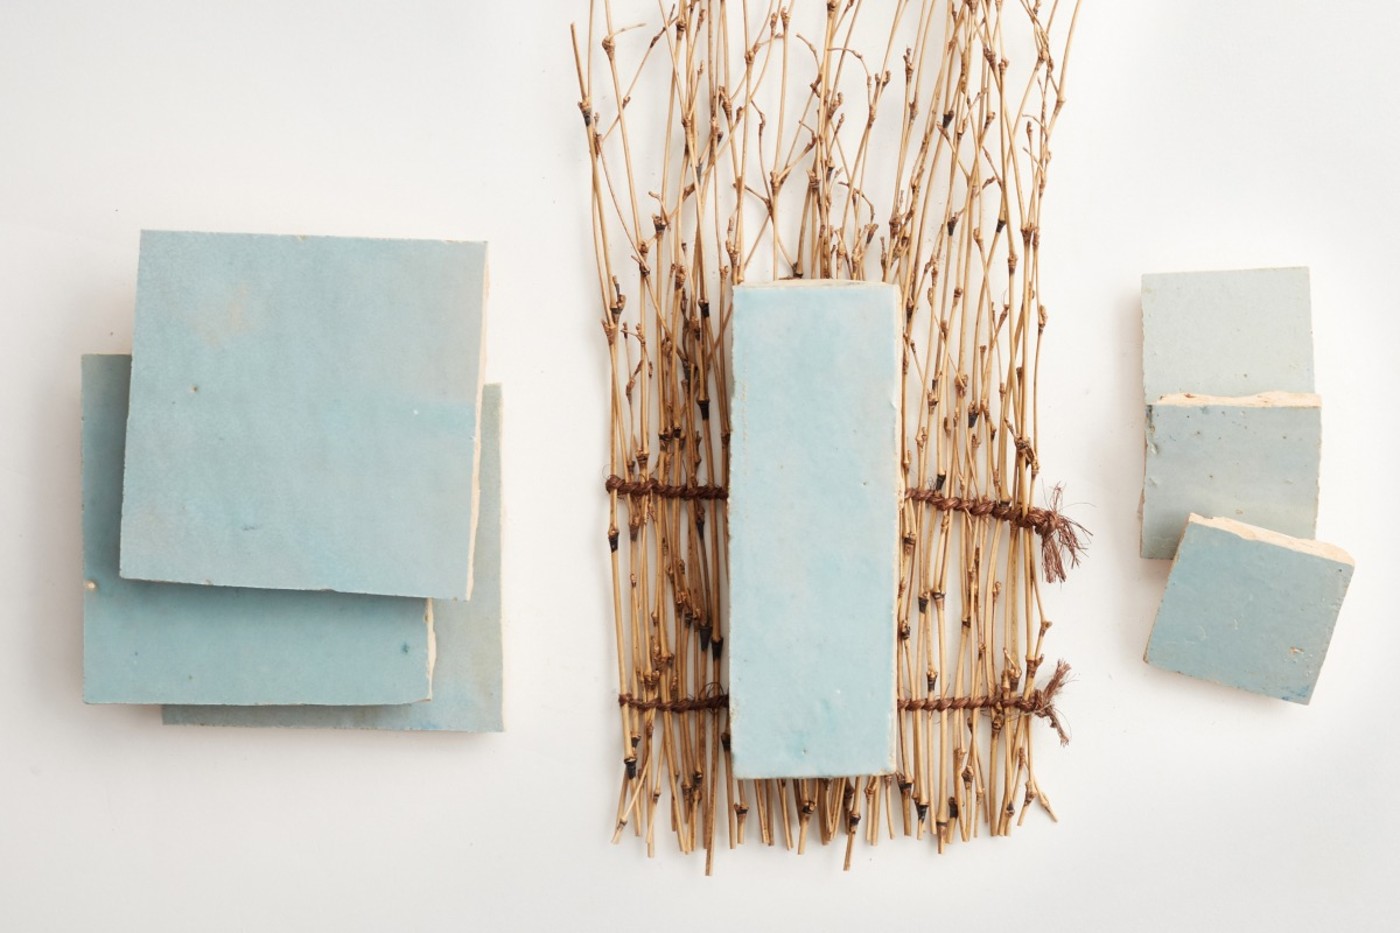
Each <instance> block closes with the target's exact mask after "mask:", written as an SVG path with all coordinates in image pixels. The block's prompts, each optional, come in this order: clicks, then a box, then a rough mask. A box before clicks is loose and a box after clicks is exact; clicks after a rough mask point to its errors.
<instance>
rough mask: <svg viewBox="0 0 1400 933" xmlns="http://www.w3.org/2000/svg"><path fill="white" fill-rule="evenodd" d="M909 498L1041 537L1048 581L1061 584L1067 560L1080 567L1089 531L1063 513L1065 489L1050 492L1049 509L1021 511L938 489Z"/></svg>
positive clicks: (919, 491)
mask: <svg viewBox="0 0 1400 933" xmlns="http://www.w3.org/2000/svg"><path fill="white" fill-rule="evenodd" d="M908 495H909V498H910V499H912V500H913V501H915V502H925V503H927V504H929V505H931V506H933V507H934V508H935V509H938V510H939V511H940V512H962V513H964V514H967V515H973V516H976V517H979V518H980V517H982V516H987V515H990V516H991V517H992V518H996V519H999V520H1001V521H1004V522H1010V523H1011V524H1013V525H1016V526H1017V527H1020V528H1026V529H1028V530H1030V531H1034V532H1035V533H1036V534H1038V535H1040V562H1041V565H1042V566H1043V567H1044V568H1045V579H1046V580H1048V581H1049V582H1051V583H1058V582H1059V581H1061V580H1063V579H1064V578H1065V561H1069V565H1070V566H1071V567H1078V566H1079V555H1080V554H1082V553H1083V552H1084V542H1083V540H1082V539H1081V536H1085V537H1087V536H1089V531H1088V530H1087V529H1085V527H1084V526H1083V525H1081V524H1079V523H1078V522H1076V521H1074V520H1072V519H1069V518H1066V517H1065V516H1064V515H1062V514H1060V500H1061V498H1062V497H1063V495H1064V487H1062V486H1056V487H1055V488H1054V490H1053V491H1052V492H1051V493H1050V505H1049V507H1048V508H1040V507H1039V506H1032V507H1030V508H1028V509H1024V510H1023V509H1022V508H1021V507H1020V506H1017V505H1014V504H1012V503H1010V502H997V501H993V500H991V499H986V498H977V499H972V498H963V497H961V496H945V495H943V493H941V492H939V491H938V489H936V488H935V489H911V490H909V493H908Z"/></svg>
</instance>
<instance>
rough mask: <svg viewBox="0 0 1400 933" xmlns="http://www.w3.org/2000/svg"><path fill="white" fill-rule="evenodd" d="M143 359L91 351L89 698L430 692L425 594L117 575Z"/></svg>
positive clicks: (374, 697)
mask: <svg viewBox="0 0 1400 933" xmlns="http://www.w3.org/2000/svg"><path fill="white" fill-rule="evenodd" d="M130 371H131V357H129V356H85V357H83V575H84V597H83V698H84V699H85V700H86V701H87V702H89V703H241V704H259V703H410V702H413V701H415V700H421V699H424V698H426V697H427V696H429V695H430V692H431V682H432V680H431V678H432V660H431V655H432V630H431V623H430V620H429V618H428V614H429V611H430V606H431V604H430V602H429V601H428V600H425V599H412V598H400V597H389V596H358V595H350V594H341V593H306V592H297V591H281V590H258V589H236V588H229V587H218V586H191V585H187V584H179V583H150V582H142V581H136V580H126V579H123V578H122V577H121V576H119V575H118V573H117V556H118V549H119V547H120V541H119V534H120V532H119V527H120V520H121V500H122V461H123V453H124V450H123V448H124V447H125V439H126V423H127V393H128V390H129V385H130Z"/></svg>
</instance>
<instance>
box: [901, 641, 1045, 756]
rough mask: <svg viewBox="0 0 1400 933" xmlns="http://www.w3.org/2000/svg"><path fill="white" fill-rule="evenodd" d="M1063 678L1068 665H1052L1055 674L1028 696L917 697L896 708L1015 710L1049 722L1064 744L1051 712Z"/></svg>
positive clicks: (902, 702)
mask: <svg viewBox="0 0 1400 933" xmlns="http://www.w3.org/2000/svg"><path fill="white" fill-rule="evenodd" d="M1067 677H1069V665H1068V664H1066V663H1065V662H1064V661H1061V662H1060V663H1058V664H1056V665H1055V673H1053V674H1051V675H1050V679H1049V680H1047V681H1046V682H1045V686H1043V687H1038V688H1036V689H1035V690H1032V691H1031V693H1030V696H1024V695H1022V694H1015V693H1013V694H982V695H980V696H971V697H920V698H918V699H912V700H900V701H899V708H900V709H905V710H923V711H925V712H931V713H941V712H944V711H951V710H968V709H994V710H1005V709H1017V710H1020V711H1021V712H1023V713H1029V714H1030V715H1032V716H1039V717H1041V718H1042V719H1044V720H1046V721H1047V722H1049V723H1050V727H1051V728H1052V729H1054V730H1055V734H1056V735H1058V736H1059V737H1060V744H1061V745H1068V744H1069V735H1068V733H1066V732H1065V728H1064V724H1063V723H1061V722H1060V717H1059V715H1058V714H1057V713H1056V712H1055V694H1057V693H1059V692H1060V688H1061V687H1063V686H1064V684H1065V679H1066V678H1067Z"/></svg>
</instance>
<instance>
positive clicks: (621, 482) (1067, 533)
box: [603, 475, 1089, 583]
mask: <svg viewBox="0 0 1400 933" xmlns="http://www.w3.org/2000/svg"><path fill="white" fill-rule="evenodd" d="M603 485H604V488H606V489H607V491H608V492H616V493H621V494H622V495H625V496H658V497H660V498H662V499H690V500H697V499H712V500H713V499H718V500H724V499H728V498H729V490H728V489H725V488H724V487H723V486H713V485H701V484H698V483H686V484H684V485H679V484H670V483H662V482H659V481H658V480H654V479H646V480H625V479H623V478H622V477H620V476H616V475H614V476H609V477H608V479H607V482H605V483H604V484H603ZM906 495H907V496H908V498H909V499H910V500H911V501H914V502H923V503H925V504H927V505H931V506H933V507H934V508H935V509H937V510H939V511H940V512H962V513H964V514H966V515H972V516H975V517H978V518H981V517H985V516H991V517H992V518H995V519H998V520H1000V521H1004V522H1010V523H1011V524H1013V525H1016V526H1017V527H1019V528H1025V529H1027V530H1029V531H1034V532H1035V533H1036V534H1038V535H1040V561H1041V566H1043V567H1044V568H1045V579H1046V580H1047V581H1049V582H1051V583H1058V582H1060V581H1061V580H1064V579H1065V570H1066V568H1065V563H1066V562H1068V563H1069V566H1070V567H1078V566H1079V555H1080V554H1082V553H1083V552H1084V541H1083V538H1084V537H1088V536H1089V531H1088V530H1087V529H1085V527H1084V526H1083V525H1081V524H1079V523H1078V522H1076V521H1074V520H1073V519H1070V518H1066V517H1065V516H1064V515H1062V514H1061V513H1060V500H1061V498H1062V496H1063V487H1061V486H1056V487H1055V488H1054V490H1053V491H1052V492H1051V493H1050V504H1049V507H1048V508H1041V507H1039V506H1032V507H1030V508H1028V509H1024V510H1023V509H1022V508H1021V507H1020V506H1017V505H1013V504H1012V503H1010V502H999V501H996V500H994V499H987V498H985V497H980V498H970V497H962V496H945V495H944V494H943V493H942V492H941V491H939V489H938V488H933V489H927V488H924V489H911V490H909V491H908V493H906Z"/></svg>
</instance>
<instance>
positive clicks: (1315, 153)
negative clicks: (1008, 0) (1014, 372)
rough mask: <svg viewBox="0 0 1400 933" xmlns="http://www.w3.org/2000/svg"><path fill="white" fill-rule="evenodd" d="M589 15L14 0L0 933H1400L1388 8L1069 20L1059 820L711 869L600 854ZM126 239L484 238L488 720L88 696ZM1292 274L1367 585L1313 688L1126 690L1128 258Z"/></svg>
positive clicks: (1052, 452)
mask: <svg viewBox="0 0 1400 933" xmlns="http://www.w3.org/2000/svg"><path fill="white" fill-rule="evenodd" d="M618 2H619V5H620V8H621V7H626V6H628V5H632V6H639V7H640V8H641V9H642V10H650V9H651V7H650V5H649V4H647V3H645V2H638V3H635V4H633V3H632V2H631V0H618ZM584 11H585V8H584V6H583V5H582V4H581V3H579V4H574V3H568V4H566V3H548V4H546V3H528V4H527V3H517V4H506V3H485V2H482V3H474V4H468V3H447V2H441V3H424V2H407V0H396V2H392V3H382V4H370V3H338V2H337V3H333V2H322V3H300V4H291V3H285V2H240V3H225V4H220V5H214V4H207V3H185V2H168V3H154V2H123V3H97V2H92V3H79V2H55V0H32V2H31V0H3V3H0V380H3V383H2V384H0V929H3V930H6V931H9V930H20V931H28V930H48V929H54V930H86V929H104V930H195V929H199V930H253V929H266V930H282V929H309V930H320V929H325V930H390V929H404V930H409V929H453V930H464V929H495V928H524V929H544V928H550V927H554V928H573V927H579V928H583V929H611V930H618V931H620V930H624V929H639V928H642V927H648V928H653V929H664V930H688V929H706V930H712V931H713V930H719V929H725V928H734V929H746V928H760V927H763V928H772V929H783V928H795V927H798V926H802V927H804V928H809V929H834V928H837V927H841V928H844V929H871V928H874V927H876V925H877V924H879V925H882V926H883V927H884V928H886V929H889V928H892V925H893V924H899V925H900V927H901V928H906V929H916V928H928V927H930V926H932V925H934V924H935V923H945V922H953V921H956V922H958V923H959V924H962V925H964V926H976V927H977V928H979V929H999V928H1009V927H1011V926H1012V925H1013V924H1014V925H1017V926H1020V927H1023V928H1025V929H1032V930H1056V929H1074V930H1099V929H1102V930H1110V929H1163V930H1177V929H1183V928H1194V929H1201V930H1212V929H1261V930H1265V929H1266V930H1285V929H1298V930H1316V929H1384V928H1390V929H1394V928H1395V927H1396V923H1397V919H1396V918H1397V916H1400V907H1397V904H1396V900H1395V888H1396V887H1397V885H1400V856H1397V855H1396V850H1395V846H1396V840H1397V838H1400V803H1397V797H1400V787H1397V779H1398V778H1400V742H1397V740H1396V731H1395V717H1396V711H1397V704H1400V691H1397V690H1396V686H1395V685H1396V662H1397V660H1400V624H1397V619H1396V612H1395V605H1396V603H1395V600H1394V599H1392V598H1391V597H1392V596H1393V595H1394V594H1392V593H1390V592H1389V591H1388V590H1387V589H1386V587H1388V586H1394V585H1395V580H1396V577H1397V574H1400V553H1397V548H1396V545H1395V533H1394V531H1393V524H1394V521H1395V517H1394V516H1395V514H1396V513H1395V507H1396V500H1395V496H1396V485H1397V484H1396V481H1395V477H1396V475H1397V469H1396V462H1395V454H1396V452H1397V445H1396V443H1395V436H1394V435H1395V432H1396V430H1397V429H1398V428H1400V419H1397V417H1396V413H1395V408H1394V404H1395V398H1396V396H1397V389H1400V377H1397V375H1396V371H1397V367H1396V364H1395V359H1396V354H1397V352H1398V351H1400V314H1397V310H1398V309H1397V307H1396V304H1397V302H1396V297H1395V282H1396V278H1395V271H1396V264H1397V246H1398V245H1400V243H1397V236H1396V229H1395V225H1396V223H1397V218H1400V183H1397V173H1396V165H1397V153H1400V65H1398V64H1397V59H1396V56H1395V53H1396V49H1397V47H1400V45H1398V44H1397V43H1398V42H1400V5H1396V4H1390V3H1380V2H1361V0H1329V2H1326V3H1323V2H1300V0H1293V2H1284V0H1251V2H1244V0H1232V2H1228V3H1223V2H1220V0H1159V2H1154V3H1149V2H1126V0H1086V7H1085V11H1084V13H1083V15H1082V17H1081V23H1080V32H1079V36H1078V39H1077V48H1076V52H1075V57H1074V61H1073V65H1072V68H1073V72H1072V77H1071V83H1070V89H1069V96H1070V102H1069V104H1068V109H1067V110H1066V112H1065V114H1064V116H1063V118H1062V119H1061V121H1060V124H1059V128H1058V130H1057V136H1056V146H1055V163H1054V170H1053V173H1052V178H1051V188H1050V192H1051V195H1050V201H1049V203H1048V205H1047V208H1046V216H1045V218H1044V243H1045V249H1046V253H1045V255H1044V258H1043V261H1042V268H1043V270H1044V272H1043V281H1044V285H1045V288H1046V296H1045V297H1046V303H1047V305H1048V306H1049V309H1050V314H1051V321H1050V328H1049V330H1048V331H1047V334H1046V345H1045V346H1046V350H1045V361H1046V362H1045V370H1044V373H1043V378H1042V392H1041V397H1042V400H1043V401H1042V406H1043V411H1042V442H1041V449H1040V456H1041V461H1042V464H1043V465H1044V471H1045V476H1046V477H1047V478H1048V479H1052V480H1053V479H1059V480H1063V481H1064V482H1065V483H1066V484H1067V492H1068V498H1067V505H1068V506H1069V507H1070V509H1071V510H1072V512H1073V514H1074V515H1075V516H1076V517H1077V518H1079V519H1080V520H1082V521H1083V522H1084V523H1085V524H1087V525H1088V526H1089V527H1090V528H1091V529H1092V530H1093V532H1094V535H1095V536H1094V539H1093V544H1092V548H1091V550H1090V552H1089V554H1088V560H1087V563H1086V564H1085V565H1083V566H1081V567H1080V568H1079V570H1078V571H1076V572H1074V573H1073V574H1072V575H1071V578H1070V581H1069V582H1068V583H1066V584H1064V585H1063V586H1062V587H1059V588H1057V591H1056V592H1054V593H1053V601H1052V603H1051V606H1050V608H1051V615H1052V617H1053V618H1054V619H1055V622H1056V627H1055V629H1054V631H1053V632H1052V633H1051V636H1050V641H1049V644H1050V650H1049V656H1050V657H1051V658H1052V659H1053V658H1055V657H1060V656H1063V657H1065V658H1067V659H1069V660H1070V661H1071V662H1072V663H1073V665H1074V670H1075V674H1076V676H1075V680H1074V682H1073V683H1072V685H1071V686H1070V688H1069V689H1068V690H1067V691H1066V693H1065V694H1064V695H1063V701H1062V704H1061V705H1062V708H1063V711H1064V713H1065V715H1066V717H1067V719H1068V721H1069V723H1070V726H1071V727H1072V730H1073V736H1074V741H1073V743H1072V744H1071V745H1070V746H1069V747H1068V748H1066V749H1063V750H1061V749H1059V748H1057V747H1054V746H1053V743H1052V742H1048V741H1045V742H1042V743H1041V745H1040V749H1041V750H1040V751H1039V752H1038V754H1037V765H1038V767H1039V769H1040V770H1039V773H1040V777H1041V780H1042V783H1043V784H1044V786H1045V788H1046V790H1047V792H1048V793H1050V795H1051V797H1052V799H1053V800H1054V803H1055V805H1056V808H1057V810H1058V812H1059V814H1060V818H1061V821H1060V823H1059V824H1052V823H1051V822H1050V821H1049V820H1048V819H1047V818H1045V817H1044V816H1043V815H1042V814H1039V813H1036V814H1033V815H1032V816H1031V817H1029V818H1028V819H1027V821H1026V825H1025V826H1024V827H1022V829H1021V830H1020V831H1018V832H1017V833H1015V834H1014V835H1013V836H1012V838H1011V839H1010V840H979V841H977V842H976V843H974V844H972V845H957V846H954V847H953V848H952V849H951V850H950V852H949V853H947V854H945V855H943V856H941V857H939V856H937V855H935V854H934V853H933V851H932V850H931V848H930V846H929V845H928V844H927V843H922V844H921V843H916V842H913V841H912V840H906V839H903V838H900V839H897V840H895V841H893V842H883V843H882V844H881V845H880V846H879V847H878V848H875V849H871V848H869V847H866V846H863V845H861V846H858V847H857V850H856V854H857V857H856V864H855V866H854V870H853V871H852V872H850V873H849V874H842V873H841V871H840V858H841V852H840V851H839V849H837V848H830V849H825V850H823V849H820V848H819V849H816V850H815V851H809V852H808V854H806V855H805V856H803V857H801V858H798V857H796V856H795V855H793V854H791V853H787V852H784V851H781V850H779V849H764V848H761V847H759V846H755V845H750V846H747V847H746V848H745V849H743V850H740V851H736V852H730V851H727V850H726V851H722V852H721V853H720V857H719V859H718V866H717V876H716V877H714V878H711V879H706V878H705V877H703V861H702V859H701V857H699V856H695V857H689V858H685V857H681V856H679V855H678V854H677V853H675V852H674V851H672V850H671V849H669V848H668V847H664V846H663V847H662V852H661V854H660V855H659V857H657V858H656V859H653V860H650V861H648V860H647V859H646V858H645V857H644V855H643V851H642V848H641V847H640V846H639V845H637V844H636V843H635V840H631V839H629V840H627V841H626V842H625V843H624V844H622V845H620V846H613V845H610V844H609V842H608V840H609V836H610V834H611V830H612V821H613V808H614V805H615V800H616V792H617V783H616V782H617V780H618V768H619V764H618V757H619V756H618V753H617V749H616V748H615V747H614V742H615V739H614V732H615V726H614V724H615V716H616V708H615V704H614V702H613V700H612V699H611V698H612V696H613V694H614V691H615V689H616V688H615V684H614V681H613V668H612V666H611V665H612V664H613V661H612V650H613V649H612V642H611V638H612V635H611V621H610V618H609V615H608V605H609V600H608V597H607V595H606V591H605V590H604V583H605V569H606V563H605V555H606V548H605V543H604V528H605V524H606V522H605V517H604V510H603V504H604V497H603V495H602V492H601V486H600V484H601V481H602V479H603V476H604V472H605V453H604V439H605V431H606V427H605V425H606V408H605V406H604V397H603V391H602V390H603V386H604V370H603V365H604V352H603V342H602V338H601V333H600V330H599V328H598V326H597V324H596V319H597V317H598V309H597V308H596V307H595V306H594V304H593V298H594V295H593V292H592V291H591V284H590V283H591V279H590V276H591V274H592V273H591V269H592V266H591V263H592V256H591V252H590V247H589V236H588V228H587V225H586V218H587V214H586V188H585V186H586V183H587V173H586V165H585V161H584V158H583V148H582V139H581V132H580V129H579V121H578V112H577V110H576V106H575V105H576V98H577V90H576V86H575V84H574V76H573V65H572V61H571V59H570V56H569V52H568V41H567V35H568V34H567V24H568V22H569V20H570V19H571V18H582V17H583V16H584V15H585V12H584ZM867 15H872V14H867ZM627 18H628V17H627V16H624V15H622V14H621V13H620V14H619V19H620V20H625V19H627ZM631 18H633V19H635V18H637V17H636V16H635V15H634V16H632V17H631ZM143 227H150V228H173V229H195V230H236V231H259V232H281V233H319V234H347V235H373V236H402V237H454V238H472V239H486V240H489V241H490V243H491V275H492V295H491V305H490V307H491V334H490V362H489V367H488V374H489V377H490V378H491V379H493V380H497V381H501V382H503V383H505V398H506V422H505V423H506V448H505V467H506V490H505V496H506V510H507V525H506V545H507V556H506V567H507V570H506V573H507V577H506V580H505V599H506V607H507V613H508V617H509V618H508V630H507V638H506V650H507V661H506V684H507V696H506V701H507V722H508V729H509V731H508V732H507V733H505V734H503V735H499V736H451V735H397V734H373V733H336V732H297V731H288V732H279V731H258V730H249V731H245V730H220V729H209V730H203V729H191V728H178V729H177V728H163V727H162V726H161V725H160V718H159V713H158V711H157V710H155V709H153V708H122V707H87V706H84V705H83V703H82V701H81V652H82V646H81V605H82V599H81V585H80V583H81V571H80V566H81V564H80V556H81V555H80V544H81V542H80V534H79V513H80V508H79V459H78V438H79V407H78V400H79V394H78V388H79V379H78V376H79V367H78V358H79V355H80V354H81V353H84V352H126V351H127V350H129V348H130V341H131V327H132V308H133V300H134V283H135V272H136V260H137V235H138V231H139V230H140V229H141V228H143ZM1294 264H1302V265H1308V266H1311V268H1312V275H1313V278H1312V283H1313V285H1312V287H1313V316H1314V331H1315V343H1316V354H1317V383H1318V390H1319V392H1320V393H1321V394H1322V396H1323V401H1324V419H1323V425H1324V435H1325V440H1324V448H1323V474H1322V496H1321V517H1320V520H1319V527H1318V536H1319V537H1320V538H1322V539H1324V540H1327V541H1330V542H1334V543H1336V544H1339V545H1341V546H1343V547H1344V548H1346V549H1348V550H1349V551H1350V552H1351V553H1352V554H1353V555H1354V557H1355V558H1356V561H1357V571H1356V576H1355V579H1354V581H1353V583H1352V587H1351V592H1350V594H1349V595H1348V598H1347V602H1346V606H1345V609H1344V611H1343V613H1342V617H1341V619H1340V621H1339V623H1338V627H1337V632H1336V636H1335V638H1334V639H1333V643H1332V649H1331V653H1330V655H1329V657H1328V660H1327V664H1326V666H1325V668H1324V670H1323V673H1322V678H1321V681H1320V683H1319V685H1318V688H1317V692H1316V694H1315V697H1314V700H1313V703H1312V705H1311V706H1310V707H1298V706H1294V705H1291V704H1285V703H1281V702H1277V701H1271V700H1267V699H1263V698H1257V697H1253V696H1250V695H1246V694H1240V693H1236V692H1232V691H1229V690H1226V689H1224V688H1216V687H1212V686H1209V685H1206V684H1202V683H1198V682H1195V681H1192V680H1188V679H1186V678H1182V677H1179V676H1176V675H1171V674H1166V673H1163V672H1160V671H1157V670H1155V669H1152V668H1149V667H1147V666H1146V665H1144V664H1143V663H1142V661H1141V659H1140V656H1141V654H1142V650H1143V646H1144V644H1145V641H1146V638H1147V634H1148V631H1149V629H1150V626H1151V621H1152V615H1153V612H1154V609H1155V605H1156V601H1157V599H1158V597H1159V595H1160V592H1161V588H1162V585H1163V582H1164V579H1165V575H1166V564H1165V563H1159V562H1145V561H1140V560H1139V559H1138V557H1137V550H1136V534H1137V518H1136V509H1137V498H1138V492H1139V483H1140V471H1141V457H1142V411H1141V401H1140V398H1141V396H1140V394H1139V379H1140V364H1139V362H1138V359H1139V357H1138V354H1139V348H1140V344H1139V341H1140V337H1139V327H1138V308H1137V291H1138V277H1139V275H1140V274H1141V273H1142V272H1144V271H1170V270H1185V269H1199V268H1246V267H1256V266H1270V265H1294ZM546 445H547V446H546ZM663 839H665V840H666V841H667V842H669V837H664V836H663Z"/></svg>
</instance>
